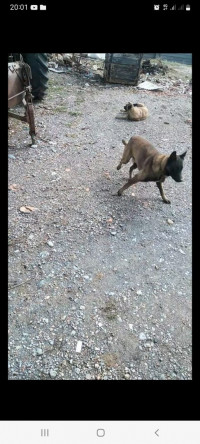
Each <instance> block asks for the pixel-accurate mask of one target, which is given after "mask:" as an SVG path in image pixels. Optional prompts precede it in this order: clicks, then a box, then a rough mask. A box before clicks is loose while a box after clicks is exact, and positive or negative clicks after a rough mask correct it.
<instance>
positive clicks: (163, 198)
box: [156, 182, 171, 204]
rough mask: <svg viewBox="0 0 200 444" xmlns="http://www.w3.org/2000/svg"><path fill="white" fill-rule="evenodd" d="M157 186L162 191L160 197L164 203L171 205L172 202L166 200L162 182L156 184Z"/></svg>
mask: <svg viewBox="0 0 200 444" xmlns="http://www.w3.org/2000/svg"><path fill="white" fill-rule="evenodd" d="M156 185H157V187H158V189H159V191H160V195H161V197H162V200H163V202H165V203H168V204H170V203H171V202H170V200H169V199H167V198H166V196H165V194H164V191H163V187H162V183H161V182H156Z"/></svg>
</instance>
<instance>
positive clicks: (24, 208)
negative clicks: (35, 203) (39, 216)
mask: <svg viewBox="0 0 200 444" xmlns="http://www.w3.org/2000/svg"><path fill="white" fill-rule="evenodd" d="M19 210H20V211H21V213H32V211H36V210H38V208H35V207H31V206H30V205H25V206H22V207H20V209H19Z"/></svg>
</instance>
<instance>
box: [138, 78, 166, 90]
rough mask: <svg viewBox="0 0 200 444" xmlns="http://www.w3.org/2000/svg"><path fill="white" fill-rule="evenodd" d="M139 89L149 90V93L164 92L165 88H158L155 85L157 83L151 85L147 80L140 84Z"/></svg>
mask: <svg viewBox="0 0 200 444" xmlns="http://www.w3.org/2000/svg"><path fill="white" fill-rule="evenodd" d="M137 88H139V89H148V90H149V91H153V90H154V91H156V90H157V91H163V89H164V87H163V86H158V85H155V83H151V82H148V80H146V81H145V82H142V83H140V84H139V85H137Z"/></svg>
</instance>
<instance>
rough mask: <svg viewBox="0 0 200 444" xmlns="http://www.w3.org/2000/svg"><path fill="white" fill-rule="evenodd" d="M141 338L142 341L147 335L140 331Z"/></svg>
mask: <svg viewBox="0 0 200 444" xmlns="http://www.w3.org/2000/svg"><path fill="white" fill-rule="evenodd" d="M139 338H140V339H141V341H145V339H146V335H145V334H144V333H140V334H139Z"/></svg>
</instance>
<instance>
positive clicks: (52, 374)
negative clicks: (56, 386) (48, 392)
mask: <svg viewBox="0 0 200 444" xmlns="http://www.w3.org/2000/svg"><path fill="white" fill-rule="evenodd" d="M49 374H50V376H51V378H55V377H56V375H57V372H56V371H55V370H50V372H49Z"/></svg>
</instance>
